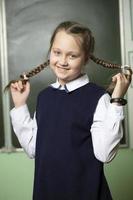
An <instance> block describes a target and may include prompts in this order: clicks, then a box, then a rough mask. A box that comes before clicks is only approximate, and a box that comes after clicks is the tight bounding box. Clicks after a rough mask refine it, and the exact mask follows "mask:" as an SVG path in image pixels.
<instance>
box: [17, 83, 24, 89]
mask: <svg viewBox="0 0 133 200" xmlns="http://www.w3.org/2000/svg"><path fill="white" fill-rule="evenodd" d="M18 86H19V88H20V89H23V87H24V86H23V84H22V81H18Z"/></svg>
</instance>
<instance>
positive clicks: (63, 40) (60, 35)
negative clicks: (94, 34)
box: [52, 30, 82, 51]
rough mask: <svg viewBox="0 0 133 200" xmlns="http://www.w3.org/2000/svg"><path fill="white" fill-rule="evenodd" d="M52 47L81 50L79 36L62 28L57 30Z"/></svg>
mask: <svg viewBox="0 0 133 200" xmlns="http://www.w3.org/2000/svg"><path fill="white" fill-rule="evenodd" d="M52 47H53V48H61V49H69V50H77V51H81V50H82V45H81V38H80V37H79V36H74V35H71V34H68V33H67V32H66V31H63V30H62V31H59V32H57V34H56V36H55V38H54V41H53V45H52Z"/></svg>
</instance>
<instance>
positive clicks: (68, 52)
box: [50, 30, 85, 85]
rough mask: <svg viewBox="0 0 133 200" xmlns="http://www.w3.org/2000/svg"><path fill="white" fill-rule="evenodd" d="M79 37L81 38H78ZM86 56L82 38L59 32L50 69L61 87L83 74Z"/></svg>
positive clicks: (62, 31)
mask: <svg viewBox="0 0 133 200" xmlns="http://www.w3.org/2000/svg"><path fill="white" fill-rule="evenodd" d="M78 37H79V36H78ZM84 64H85V55H84V51H83V49H82V45H81V42H80V38H77V37H74V36H72V35H70V34H67V33H66V32H65V30H60V31H59V32H57V34H56V36H55V38H54V42H53V44H52V47H51V50H50V67H51V68H52V70H53V71H54V73H55V75H56V76H57V78H58V81H59V83H60V84H61V85H64V84H66V83H67V82H69V81H71V80H74V79H76V78H77V77H79V76H80V75H81V73H82V69H83V66H84Z"/></svg>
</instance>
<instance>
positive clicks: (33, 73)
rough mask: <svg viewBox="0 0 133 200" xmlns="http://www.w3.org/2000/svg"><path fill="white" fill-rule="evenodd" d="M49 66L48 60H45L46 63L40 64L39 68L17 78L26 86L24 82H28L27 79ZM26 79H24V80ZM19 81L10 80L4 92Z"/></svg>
mask: <svg viewBox="0 0 133 200" xmlns="http://www.w3.org/2000/svg"><path fill="white" fill-rule="evenodd" d="M48 65H49V60H47V61H46V62H44V63H42V64H40V65H39V66H37V67H35V68H34V69H32V70H31V71H29V72H27V73H25V74H21V75H20V76H19V77H20V79H19V80H21V81H22V83H23V84H26V82H27V81H28V79H29V78H31V77H33V76H35V75H36V74H38V73H40V72H41V71H42V70H43V69H44V68H46V67H47V66H48ZM25 77H26V78H25ZM19 80H11V81H10V82H9V83H8V85H7V86H6V87H5V89H4V91H6V90H7V89H9V87H10V85H11V84H12V83H15V82H17V81H19Z"/></svg>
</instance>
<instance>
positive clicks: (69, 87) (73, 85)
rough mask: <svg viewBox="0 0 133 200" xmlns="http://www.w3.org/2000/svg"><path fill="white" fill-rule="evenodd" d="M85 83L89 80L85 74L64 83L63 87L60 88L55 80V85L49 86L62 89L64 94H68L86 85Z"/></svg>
mask: <svg viewBox="0 0 133 200" xmlns="http://www.w3.org/2000/svg"><path fill="white" fill-rule="evenodd" d="M87 83H89V78H88V76H87V74H84V75H82V76H80V77H79V78H77V79H75V80H73V81H70V82H68V83H66V84H65V85H64V86H61V84H60V83H59V81H58V79H57V81H56V82H55V83H53V84H51V86H52V87H53V88H56V89H64V90H65V91H66V92H68V93H69V92H72V91H73V90H76V89H78V88H80V87H82V86H84V85H86V84H87Z"/></svg>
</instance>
